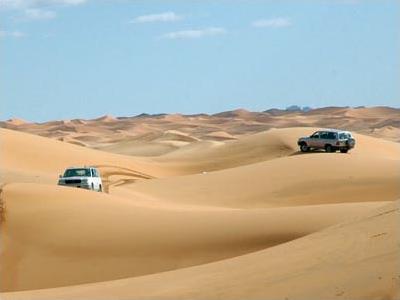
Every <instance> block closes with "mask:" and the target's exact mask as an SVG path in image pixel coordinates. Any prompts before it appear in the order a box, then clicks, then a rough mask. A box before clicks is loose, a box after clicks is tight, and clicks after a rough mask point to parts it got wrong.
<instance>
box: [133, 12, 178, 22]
mask: <svg viewBox="0 0 400 300" xmlns="http://www.w3.org/2000/svg"><path fill="white" fill-rule="evenodd" d="M182 19H183V16H180V15H177V14H176V13H174V12H171V11H168V12H163V13H159V14H151V15H143V16H138V17H136V18H134V19H133V20H132V21H130V22H129V23H153V22H176V21H179V20H182Z"/></svg>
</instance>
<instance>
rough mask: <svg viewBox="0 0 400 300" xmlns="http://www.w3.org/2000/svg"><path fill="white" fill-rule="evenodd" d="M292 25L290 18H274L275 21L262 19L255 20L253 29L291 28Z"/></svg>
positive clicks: (252, 24)
mask: <svg viewBox="0 0 400 300" xmlns="http://www.w3.org/2000/svg"><path fill="white" fill-rule="evenodd" d="M291 25H292V22H291V21H290V19H289V18H273V19H260V20H255V21H253V22H252V23H251V26H253V27H273V28H280V27H289V26H291Z"/></svg>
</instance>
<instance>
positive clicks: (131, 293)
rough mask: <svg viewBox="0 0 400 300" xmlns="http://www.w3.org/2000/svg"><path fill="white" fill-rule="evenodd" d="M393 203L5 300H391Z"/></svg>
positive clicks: (398, 275)
mask: <svg viewBox="0 0 400 300" xmlns="http://www.w3.org/2000/svg"><path fill="white" fill-rule="evenodd" d="M399 211H400V209H399V202H396V203H393V204H389V205H384V206H383V207H380V208H378V209H376V210H373V211H372V212H369V213H367V214H364V215H362V216H361V217H358V218H356V219H354V220H352V221H348V222H345V223H341V224H339V225H336V226H333V227H331V228H328V229H326V230H322V231H321V232H318V233H316V234H313V235H309V236H306V237H304V238H301V239H298V240H295V241H293V242H289V243H286V244H282V245H279V246H276V247H272V248H269V249H266V250H262V251H259V252H255V253H251V254H248V255H244V256H240V257H237V258H233V259H227V260H222V261H220V262H216V263H211V264H207V265H203V266H196V267H192V268H187V269H181V270H176V271H172V272H167V273H160V274H155V275H150V276H144V277H137V278H131V279H124V280H117V281H110V282H102V283H96V284H88V285H81V286H75V287H66V288H59V289H50V290H42V291H34V292H21V293H9V294H3V298H4V299H26V298H28V297H29V299H110V298H118V299H133V298H134V299H354V300H355V299H360V300H366V299H393V300H394V299H398V298H399V296H400V289H399V284H400V272H399V270H400V259H399V254H398V253H399V251H400V248H399V243H400V238H399V237H400V229H399V228H400V221H399V217H400V215H399Z"/></svg>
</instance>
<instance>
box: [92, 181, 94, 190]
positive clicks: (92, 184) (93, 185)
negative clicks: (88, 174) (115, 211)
mask: <svg viewBox="0 0 400 300" xmlns="http://www.w3.org/2000/svg"><path fill="white" fill-rule="evenodd" d="M93 190H94V184H93V182H92V191H93Z"/></svg>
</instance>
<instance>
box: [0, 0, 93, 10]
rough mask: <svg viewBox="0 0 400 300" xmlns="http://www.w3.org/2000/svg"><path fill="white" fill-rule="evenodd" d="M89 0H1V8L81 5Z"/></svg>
mask: <svg viewBox="0 0 400 300" xmlns="http://www.w3.org/2000/svg"><path fill="white" fill-rule="evenodd" d="M86 2H88V0H0V9H27V8H39V7H46V6H55V5H61V6H62V5H79V4H83V3H86Z"/></svg>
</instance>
